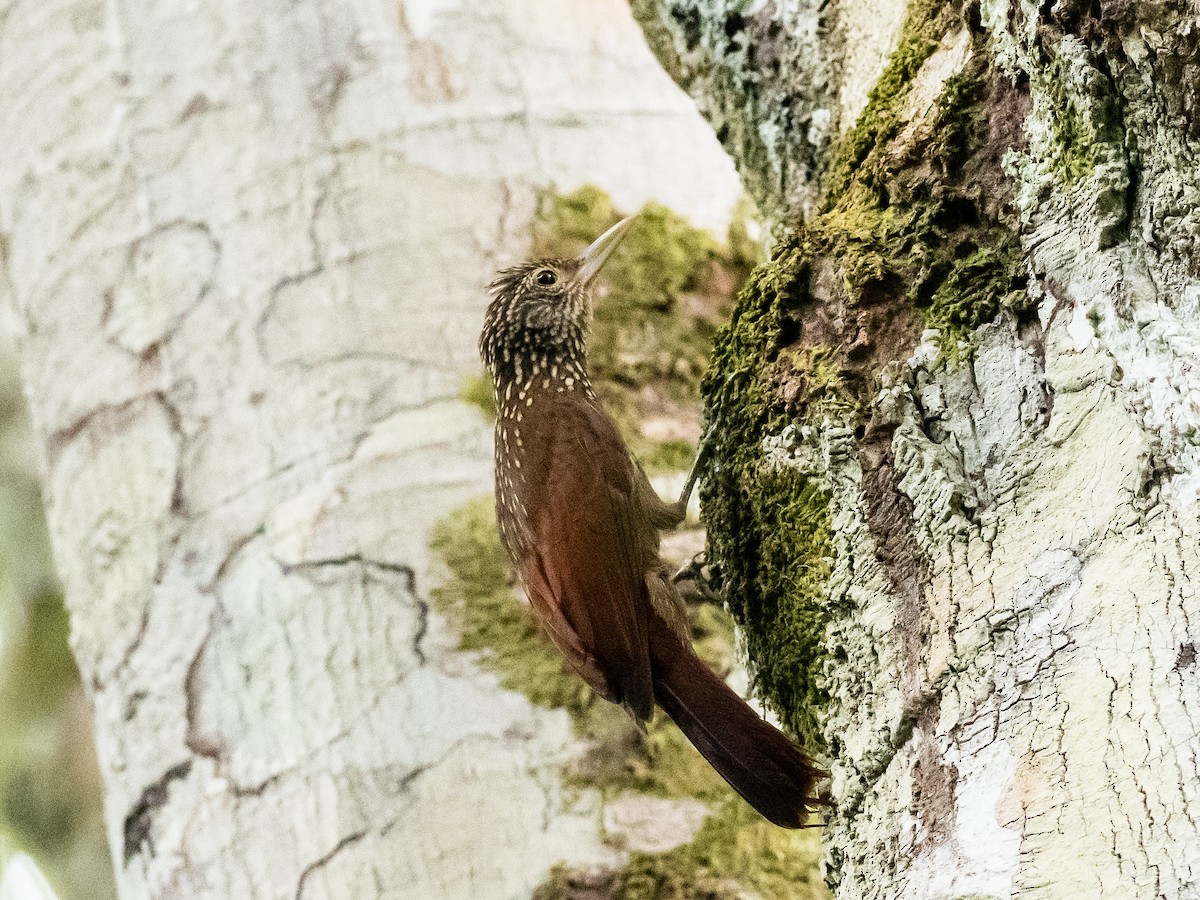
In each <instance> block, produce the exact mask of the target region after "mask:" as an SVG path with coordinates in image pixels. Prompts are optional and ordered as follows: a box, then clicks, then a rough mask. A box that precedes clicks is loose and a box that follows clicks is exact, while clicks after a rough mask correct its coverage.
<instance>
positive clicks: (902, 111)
mask: <svg viewBox="0 0 1200 900" xmlns="http://www.w3.org/2000/svg"><path fill="white" fill-rule="evenodd" d="M756 8H757V9H758V10H759V13H758V15H759V16H764V17H773V18H774V20H775V21H776V22H778V23H779V29H782V35H781V34H780V32H779V29H777V30H776V31H775V33H773V34H772V35H771V36H770V37H769V39H764V37H763V34H764V33H763V31H762V29H761V27H759V23H756V22H754V21H751V20H750V19H747V18H741V17H740V16H741V14H740V13H736V11H737V10H740V9H741V7H740V5H738V4H730V3H726V2H711V3H702V2H691V0H660V2H656V3H646V4H641V5H640V9H639V13H640V15H641V18H642V20H643V23H644V25H645V27H647V30H648V31H649V33H650V34H651V36H652V42H655V45H656V47H658V48H659V54H660V56H664V55H665V56H668V57H669V56H670V54H669V53H666V52H665V51H664V49H663V48H668V49H669V50H670V51H671V52H673V53H674V54H675V55H676V56H677V57H678V59H677V60H675V61H674V62H672V60H671V59H668V62H672V65H674V69H673V72H674V74H676V76H677V77H679V78H680V79H681V81H682V83H684V84H685V85H687V86H689V88H690V89H691V90H692V91H693V92H695V93H698V94H699V95H701V96H700V105H701V108H702V109H703V110H705V111H706V113H707V114H708V116H709V118H710V121H712V122H713V123H714V125H716V126H717V127H718V133H720V123H721V121H722V119H721V116H722V115H725V114H726V113H727V111H728V110H731V109H732V110H737V111H738V113H739V114H740V115H741V116H742V117H743V119H744V121H745V123H746V126H745V127H746V130H748V131H754V130H755V126H756V125H757V126H761V127H759V128H758V133H759V134H760V136H761V135H769V136H772V137H773V140H774V142H773V143H772V144H771V146H772V147H773V148H774V153H775V155H774V156H772V155H771V154H762V153H759V152H757V151H750V150H747V149H746V148H745V147H740V146H738V145H736V144H735V143H731V142H729V141H726V145H727V147H728V148H729V149H730V150H731V151H732V152H733V153H734V154H735V155H736V156H737V158H738V162H739V166H740V167H741V168H742V170H743V172H744V174H745V175H746V177H747V180H748V182H750V183H751V184H756V185H757V186H758V189H759V190H760V191H765V192H767V193H769V194H771V195H772V196H771V198H770V199H769V200H768V201H767V202H766V203H765V204H764V205H765V207H766V208H768V209H772V210H775V211H777V213H778V214H779V218H780V221H781V223H783V224H782V225H781V227H780V229H779V234H780V245H779V249H778V251H777V254H776V258H775V259H774V260H773V261H772V262H771V263H768V265H767V266H766V267H764V269H763V270H762V271H761V272H760V273H759V274H758V277H757V278H756V280H755V281H754V282H753V283H752V284H751V287H750V288H749V289H748V291H747V292H746V293H744V294H743V297H742V299H741V301H740V304H739V309H738V311H737V312H736V313H735V316H734V322H733V325H732V326H731V328H730V329H729V330H728V331H727V332H726V334H725V336H724V338H723V340H722V341H719V342H718V344H719V346H718V351H717V358H716V363H715V371H714V373H713V375H712V376H711V378H710V381H709V387H708V398H709V416H710V418H711V419H712V420H713V421H714V423H715V424H716V426H717V430H716V440H715V444H716V448H715V450H714V453H713V460H714V462H713V464H712V466H711V467H710V469H709V471H708V473H707V475H708V477H707V480H706V488H705V491H706V496H705V503H706V509H707V513H706V515H707V518H708V524H709V528H710V533H709V537H710V549H711V551H712V557H713V558H712V560H711V561H712V562H713V563H714V564H715V566H716V568H717V570H718V572H719V573H720V575H721V579H722V581H723V584H724V587H725V589H726V591H727V592H728V594H727V596H728V599H729V601H730V603H731V606H732V608H733V609H734V611H735V613H737V614H738V615H739V616H740V618H741V622H742V625H743V628H744V630H745V633H746V634H747V640H748V648H749V650H750V653H751V657H752V659H751V662H752V663H753V664H754V665H755V666H756V667H757V673H756V677H757V682H758V684H759V687H760V689H762V690H763V691H764V693H765V694H766V698H767V700H768V701H769V702H771V703H772V704H773V705H774V706H775V707H776V709H777V711H778V712H779V714H780V716H781V718H783V720H784V721H785V722H787V723H789V724H791V725H792V726H793V727H794V728H796V729H797V730H799V731H800V732H802V733H803V734H805V735H807V736H809V738H810V740H813V741H817V740H823V742H824V744H825V745H826V748H827V750H828V753H829V757H830V763H831V768H832V771H833V779H832V794H833V799H834V801H835V804H836V807H835V809H834V811H833V813H832V815H831V824H830V826H829V828H828V830H827V848H828V852H827V866H828V875H829V880H830V883H831V884H832V885H833V886H834V887H835V888H836V891H837V895H838V896H839V897H846V898H858V897H872V898H875V897H877V898H890V897H905V898H957V897H968V896H970V897H976V896H978V897H1009V896H1020V897H1022V898H1068V897H1071V898H1073V897H1084V896H1086V897H1104V898H1108V897H1112V898H1117V897H1121V898H1124V897H1146V898H1151V897H1160V896H1162V897H1200V863H1198V861H1197V859H1198V858H1197V855H1196V848H1197V847H1200V817H1198V816H1197V809H1198V806H1197V803H1198V796H1197V786H1196V785H1197V782H1196V778H1195V773H1196V769H1197V760H1198V757H1200V741H1198V739H1197V733H1198V730H1200V729H1198V727H1197V725H1198V722H1200V684H1198V683H1197V682H1196V681H1195V672H1196V668H1195V665H1194V659H1195V651H1194V648H1195V641H1196V628H1197V625H1196V623H1197V622H1198V621H1200V600H1198V599H1197V594H1196V591H1195V588H1194V584H1193V580H1194V579H1193V573H1194V571H1195V570H1196V568H1197V565H1198V564H1200V558H1198V554H1197V549H1196V548H1197V538H1198V537H1200V527H1198V525H1197V522H1198V521H1200V520H1198V519H1197V514H1196V512H1197V505H1196V504H1197V493H1198V489H1197V486H1198V484H1200V481H1198V479H1200V474H1198V472H1200V470H1198V468H1197V462H1198V460H1200V456H1198V453H1200V442H1197V440H1196V434H1197V433H1198V431H1197V429H1196V425H1197V424H1198V423H1200V407H1198V406H1197V403H1196V397H1197V396H1200V380H1198V379H1200V316H1198V313H1197V309H1200V306H1198V304H1197V298H1200V270H1198V269H1197V265H1196V259H1197V255H1196V253H1195V252H1193V251H1194V249H1195V244H1196V241H1197V236H1198V235H1200V175H1198V171H1200V170H1197V168H1196V166H1195V164H1194V159H1195V158H1196V157H1197V155H1198V154H1200V125H1198V122H1200V118H1198V116H1197V104H1196V99H1197V80H1196V78H1195V77H1194V76H1195V73H1196V72H1197V71H1200V41H1198V38H1197V35H1200V22H1198V21H1197V19H1196V13H1195V10H1194V8H1192V7H1190V6H1188V5H1186V4H1183V3H1175V2H1161V3H1159V2H1156V3H1146V4H1132V3H1099V4H1087V3H1075V2H1065V0H1064V2H1060V3H1055V4H1034V3H1029V2H1022V0H1012V2H1006V0H989V2H983V3H981V4H978V5H971V4H968V5H965V6H963V7H961V8H959V7H955V6H953V5H949V6H943V5H939V4H931V3H924V2H920V0H913V2H911V3H910V4H909V7H908V9H907V11H906V13H905V15H906V16H907V18H906V20H905V25H904V26H903V27H902V28H899V29H896V30H895V31H892V32H890V36H889V37H887V40H886V41H885V43H886V45H887V46H886V51H885V53H884V54H883V55H882V56H881V57H880V58H881V59H883V58H884V57H887V58H888V62H887V64H886V66H885V65H883V64H882V62H881V63H880V65H879V66H877V67H876V68H874V70H873V74H872V78H873V79H877V81H876V83H875V87H874V89H873V90H872V92H871V93H870V96H869V98H868V100H867V102H866V104H865V106H864V107H862V108H861V109H859V110H857V111H853V115H849V114H847V107H846V106H844V105H843V106H839V105H837V104H835V103H833V102H832V101H831V99H830V98H831V97H835V96H841V95H843V94H844V93H845V92H846V91H847V90H849V88H847V87H845V85H847V84H848V83H849V82H850V81H851V80H853V79H854V78H856V77H858V76H857V75H855V74H854V73H858V74H859V75H861V73H862V72H863V68H862V67H861V66H860V65H858V64H856V63H853V62H851V61H849V60H848V59H846V58H844V54H846V53H847V52H849V50H850V48H848V47H847V46H846V45H844V44H843V43H839V41H838V40H837V37H836V36H837V35H838V34H844V33H846V32H847V31H848V30H850V29H852V28H853V27H854V25H853V23H856V22H859V21H861V20H863V19H866V18H869V17H870V16H871V14H872V10H870V9H868V8H866V7H860V6H858V5H855V4H845V3H841V4H838V3H835V4H829V5H827V6H826V5H820V6H818V5H811V6H804V5H801V6H800V7H796V6H794V5H793V6H789V7H788V13H787V14H784V13H781V12H780V11H779V8H778V7H776V6H774V5H772V4H767V5H760V6H759V7H756ZM804 9H807V10H809V12H808V13H801V12H800V11H799V10H804ZM735 13H736V14H737V15H738V16H739V18H738V19H737V20H736V21H735V20H734V18H733V17H734V15H735ZM805 15H807V16H808V17H809V18H808V19H805V18H804V16H805ZM814 16H815V17H817V18H816V22H817V24H816V25H815V26H814V25H813V24H812V22H813V19H812V17H814ZM814 35H816V38H815V40H814ZM714 36H716V37H715V38H714ZM718 45H719V46H718ZM730 47H736V48H737V50H736V53H734V52H733V51H731V50H730V49H729V48H730ZM722 48H723V49H722ZM760 51H761V53H760ZM859 52H861V51H859ZM779 59H783V60H785V61H786V62H785V64H784V70H783V71H782V72H779V71H777V69H776V68H775V66H776V63H775V62H769V61H768V60H779ZM697 60H700V61H699V62H698V61H697ZM812 60H821V61H822V62H821V71H822V72H826V73H829V77H830V79H831V80H830V81H828V82H822V83H821V84H820V85H813V84H811V83H809V82H807V81H806V80H805V78H806V77H807V75H806V74H801V73H800V72H799V71H798V70H799V68H800V67H802V66H805V65H807V64H808V63H809V62H811V61H812ZM706 66H707V68H705V67H706ZM722 67H723V68H722ZM714 68H721V71H723V72H724V73H725V75H724V76H723V80H720V81H719V83H714V81H713V80H712V79H708V80H706V78H705V77H704V73H705V72H709V73H711V71H713V69H714ZM697 72H700V73H701V74H700V75H698V74H697ZM768 85H769V86H768ZM764 91H765V92H766V93H767V94H768V95H770V97H771V99H770V100H768V101H764ZM771 92H775V93H773V94H772V93H771ZM785 109H794V110H798V111H799V112H798V119H797V120H796V121H792V122H791V123H790V125H784V124H782V123H783V120H782V119H781V118H780V116H781V115H782V113H781V112H780V111H781V110H785ZM820 111H824V114H825V115H826V116H827V119H828V121H830V122H831V123H834V127H833V128H832V130H831V133H830V137H829V140H828V142H827V143H826V144H824V145H820V146H818V145H803V142H802V139H801V137H800V135H801V134H804V133H807V132H804V130H803V129H802V128H799V127H798V123H799V122H804V121H812V120H813V119H814V117H819V113H820ZM964 126H965V127H964ZM813 173H816V174H815V175H814V174H813ZM822 177H823V178H824V181H822V180H821V179H822ZM801 182H803V183H804V184H807V185H816V186H815V187H813V188H812V190H813V191H815V192H816V193H815V197H816V199H812V195H806V194H804V192H803V191H800V192H797V190H796V184H798V183H801ZM980 186H982V187H983V189H982V190H978V188H979V187H980ZM779 211H782V213H779ZM929 223H932V227H931V228H928V227H927V225H928V224H929ZM1006 231H1007V232H1008V233H1009V236H1008V237H1005V232H1006ZM947 248H949V249H952V250H953V252H951V253H950V254H949V255H948V256H940V255H939V254H940V253H941V252H942V251H943V250H944V249H947ZM959 248H961V252H959ZM985 248H991V249H990V250H989V251H988V252H989V253H990V254H991V256H990V257H986V256H984V255H981V254H982V253H983V251H984V249H985ZM977 254H978V255H977ZM1010 254H1011V255H1010ZM1005 259H1012V260H1013V261H1015V262H1018V263H1019V265H1017V266H1013V265H1010V263H1009V262H1003V260H1005ZM961 260H970V261H971V264H970V265H963V266H961V267H960V265H959V261H961ZM987 279H995V280H994V281H987ZM989 285H990V286H989ZM880 310H883V311H884V313H881V312H880ZM906 320H907V321H910V322H912V323H914V325H915V326H916V327H910V328H908V329H906V328H904V327H903V326H901V327H896V325H895V324H894V323H897V322H901V323H902V322H904V321H906ZM781 473H786V476H785V474H781ZM811 522H817V523H819V526H818V527H801V526H803V525H804V523H811ZM780 534H782V535H785V536H786V535H794V536H797V537H796V539H795V540H794V541H793V543H792V545H791V553H790V555H788V554H786V553H784V552H783V551H782V550H781V548H780V546H779V545H778V541H779V537H778V536H779V535H780ZM814 548H815V549H814ZM798 573H805V574H804V577H805V578H811V577H812V575H813V573H819V574H822V579H821V589H820V590H819V591H815V590H813V589H812V587H811V584H809V583H808V582H807V581H803V580H802V579H801V576H800V575H799V574H798ZM768 601H769V602H768ZM794 621H809V622H814V621H820V622H823V623H824V624H823V629H822V632H821V639H820V640H819V641H810V638H809V634H808V632H796V631H792V630H787V629H784V628H781V627H780V625H778V624H777V623H782V622H794ZM797 635H799V636H800V637H802V638H803V641H802V642H798V640H797ZM798 684H804V685H806V686H805V687H804V689H803V690H799V689H798V688H797V687H796V685H798ZM825 695H827V696H828V701H827V702H824V701H823V699H822V698H823V697H824V696H825ZM798 699H799V700H802V701H804V702H803V703H799V702H798Z"/></svg>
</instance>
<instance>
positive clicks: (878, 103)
mask: <svg viewBox="0 0 1200 900" xmlns="http://www.w3.org/2000/svg"><path fill="white" fill-rule="evenodd" d="M952 21H953V13H952V11H951V7H950V6H949V5H947V4H945V3H942V2H938V0H913V2H910V3H909V9H908V15H907V17H906V18H905V20H904V25H903V26H902V27H901V29H900V37H899V39H898V40H897V42H896V49H895V50H894V51H893V52H892V55H891V56H890V57H889V58H888V62H887V65H886V66H884V69H883V72H882V73H881V74H880V76H879V80H878V81H876V82H875V86H874V87H873V88H872V89H871V92H870V94H868V95H867V105H866V107H865V108H864V109H863V112H862V114H861V115H859V117H858V121H857V122H856V123H855V125H854V127H853V128H852V129H851V130H850V132H849V133H848V134H847V135H846V136H845V137H844V138H842V140H841V143H840V144H839V145H838V148H837V150H836V151H835V153H834V156H833V162H832V163H831V164H830V167H829V175H828V176H827V180H826V186H825V193H826V199H827V202H828V203H829V204H831V205H832V204H836V203H837V201H838V200H839V199H840V197H841V195H842V194H843V193H844V192H845V191H846V189H847V188H848V187H849V186H850V183H851V181H852V180H853V177H854V174H855V172H856V170H857V169H858V167H859V166H861V165H862V164H863V162H865V161H866V159H867V157H868V156H869V155H870V154H871V152H872V151H874V150H875V149H876V148H877V147H879V146H880V145H882V144H885V143H887V142H888V141H890V140H891V139H892V138H893V137H894V136H895V134H896V132H897V130H898V128H899V124H900V111H901V109H902V108H903V106H904V103H903V101H904V98H905V97H906V96H907V95H908V88H909V85H910V84H911V83H912V80H913V78H914V77H916V74H917V72H919V71H920V69H921V66H923V65H924V64H925V61H926V60H927V59H929V57H930V56H932V55H933V52H934V51H935V50H937V48H938V44H939V43H940V42H941V40H942V37H943V36H944V35H945V34H946V32H947V31H948V30H949V28H950V24H951V22H952Z"/></svg>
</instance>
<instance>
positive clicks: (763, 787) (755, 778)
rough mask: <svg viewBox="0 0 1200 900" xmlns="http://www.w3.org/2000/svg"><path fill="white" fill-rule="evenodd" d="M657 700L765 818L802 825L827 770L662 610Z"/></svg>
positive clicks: (655, 630)
mask: <svg viewBox="0 0 1200 900" xmlns="http://www.w3.org/2000/svg"><path fill="white" fill-rule="evenodd" d="M650 658H651V665H652V666H653V669H654V699H655V700H656V701H657V702H658V705H659V706H661V707H662V708H663V710H664V711H666V713H667V715H669V716H670V717H671V718H672V719H673V720H674V721H675V724H676V725H678V726H679V729H680V730H681V731H682V732H683V733H684V735H685V736H686V737H687V739H688V740H689V741H691V742H692V744H693V745H695V747H696V749H697V750H699V751H700V753H701V755H703V756H704V758H705V759H706V760H708V762H709V764H710V765H711V766H712V767H713V768H714V769H716V770H717V772H718V774H720V776H721V777H722V778H724V779H725V780H726V781H727V782H729V785H730V787H732V788H733V789H734V790H735V791H737V792H738V793H739V794H741V795H742V797H743V798H744V799H745V800H746V802H748V803H749V804H750V805H751V806H753V807H754V808H755V809H757V810H758V811H759V812H760V813H761V814H762V815H763V816H764V817H766V818H767V819H769V820H770V821H772V822H774V823H775V824H776V825H780V826H782V827H784V828H800V827H802V826H803V825H804V820H805V818H806V816H807V814H808V807H810V806H814V805H822V803H821V801H820V800H818V799H817V798H816V797H814V796H813V789H814V787H815V786H816V783H817V781H818V780H820V779H821V778H823V777H824V776H825V773H824V772H822V771H821V770H820V769H818V768H817V767H816V766H814V765H813V764H812V762H811V761H810V760H809V759H808V757H806V756H805V755H804V754H803V753H801V752H800V750H799V749H798V748H797V747H796V746H795V745H794V744H793V743H792V742H791V741H789V740H788V739H787V737H786V736H785V735H784V734H783V733H782V732H781V731H779V730H778V729H777V728H775V727H774V726H772V725H771V724H770V723H769V722H766V721H765V720H764V719H762V718H761V717H760V716H759V715H758V714H757V713H756V712H755V711H754V710H753V709H751V708H750V706H749V705H747V703H746V702H745V701H744V700H742V698H741V697H739V696H738V695H737V694H736V693H734V691H733V690H732V689H731V688H730V687H729V686H728V685H727V684H725V682H724V681H722V680H721V679H720V678H718V677H717V675H716V674H714V673H713V671H712V670H711V669H709V668H708V666H706V665H705V664H704V663H703V662H702V661H701V660H700V658H699V657H697V656H696V654H695V653H694V652H692V648H691V647H689V646H687V645H686V644H685V643H684V641H683V640H682V639H680V638H679V637H678V636H677V635H676V634H675V633H674V632H673V631H671V629H670V627H669V626H668V625H667V624H666V623H665V622H663V621H662V619H660V618H659V617H658V616H654V617H653V623H652V625H651V630H650Z"/></svg>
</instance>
